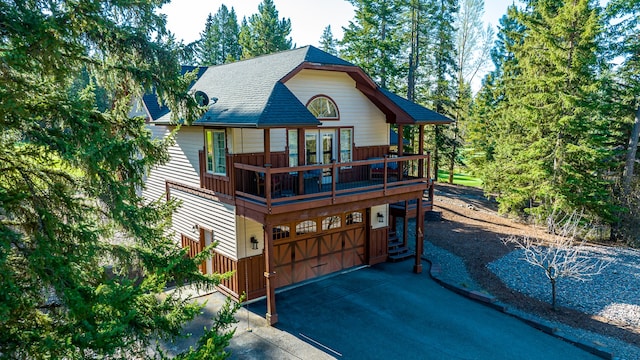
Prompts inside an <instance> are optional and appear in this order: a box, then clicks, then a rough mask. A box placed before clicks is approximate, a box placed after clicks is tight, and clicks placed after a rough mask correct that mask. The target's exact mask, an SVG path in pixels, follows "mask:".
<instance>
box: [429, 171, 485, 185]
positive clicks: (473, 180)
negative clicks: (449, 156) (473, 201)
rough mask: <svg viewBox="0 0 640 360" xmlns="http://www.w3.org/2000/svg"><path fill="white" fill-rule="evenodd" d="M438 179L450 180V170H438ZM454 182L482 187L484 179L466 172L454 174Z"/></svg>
mask: <svg viewBox="0 0 640 360" xmlns="http://www.w3.org/2000/svg"><path fill="white" fill-rule="evenodd" d="M438 181H439V182H449V172H448V171H444V170H440V171H438ZM453 183H454V184H456V185H464V186H473V187H477V188H479V187H481V186H482V181H481V180H480V179H478V178H477V177H473V176H471V175H465V174H455V173H454V174H453Z"/></svg>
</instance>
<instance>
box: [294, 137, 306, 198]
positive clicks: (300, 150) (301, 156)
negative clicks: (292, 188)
mask: <svg viewBox="0 0 640 360" xmlns="http://www.w3.org/2000/svg"><path fill="white" fill-rule="evenodd" d="M297 131H298V165H297V166H304V164H306V162H307V159H306V156H307V154H306V152H305V151H304V146H305V143H304V129H302V128H300V129H298V130H297ZM304 193H305V190H304V172H303V171H298V192H297V193H296V195H303V194H304Z"/></svg>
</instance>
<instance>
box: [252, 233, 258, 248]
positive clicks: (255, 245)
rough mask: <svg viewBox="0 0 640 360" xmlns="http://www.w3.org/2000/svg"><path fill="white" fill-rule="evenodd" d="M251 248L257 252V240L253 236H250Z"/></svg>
mask: <svg viewBox="0 0 640 360" xmlns="http://www.w3.org/2000/svg"><path fill="white" fill-rule="evenodd" d="M250 240H251V248H252V249H253V250H258V239H256V237H255V236H251V239H250Z"/></svg>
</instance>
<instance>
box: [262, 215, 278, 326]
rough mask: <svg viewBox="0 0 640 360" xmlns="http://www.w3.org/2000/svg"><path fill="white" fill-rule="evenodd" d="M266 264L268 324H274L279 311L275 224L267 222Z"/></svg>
mask: <svg viewBox="0 0 640 360" xmlns="http://www.w3.org/2000/svg"><path fill="white" fill-rule="evenodd" d="M264 264H265V272H264V277H265V280H266V281H265V282H266V286H267V314H266V315H265V319H267V325H273V324H275V323H277V322H278V313H277V312H276V276H277V275H276V272H275V262H274V254H273V226H272V225H271V224H270V223H269V222H266V224H265V225H264Z"/></svg>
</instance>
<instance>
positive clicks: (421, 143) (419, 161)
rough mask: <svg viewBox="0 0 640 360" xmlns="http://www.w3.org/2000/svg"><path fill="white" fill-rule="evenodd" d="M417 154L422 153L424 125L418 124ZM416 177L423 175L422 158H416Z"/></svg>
mask: <svg viewBox="0 0 640 360" xmlns="http://www.w3.org/2000/svg"><path fill="white" fill-rule="evenodd" d="M418 126H419V130H418V141H419V142H420V143H419V144H418V154H420V155H424V125H418ZM418 177H419V178H420V179H422V178H423V177H424V159H420V160H418Z"/></svg>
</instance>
